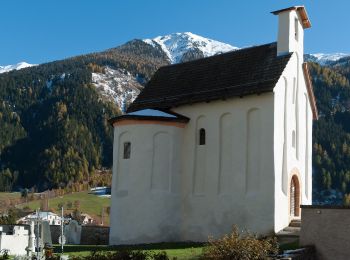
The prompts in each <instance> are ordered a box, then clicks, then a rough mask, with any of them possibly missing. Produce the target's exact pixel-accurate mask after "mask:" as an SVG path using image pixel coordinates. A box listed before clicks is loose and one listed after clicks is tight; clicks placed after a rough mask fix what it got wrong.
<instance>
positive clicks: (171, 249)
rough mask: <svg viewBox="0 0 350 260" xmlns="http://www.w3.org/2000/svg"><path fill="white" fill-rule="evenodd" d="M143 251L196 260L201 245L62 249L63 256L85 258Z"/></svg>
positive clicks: (183, 259)
mask: <svg viewBox="0 0 350 260" xmlns="http://www.w3.org/2000/svg"><path fill="white" fill-rule="evenodd" d="M122 249H128V250H143V251H147V252H150V253H159V252H162V251H165V252H166V253H167V254H168V256H169V258H170V259H172V258H176V259H178V260H189V259H197V258H198V257H199V256H200V255H201V253H202V249H203V244H202V243H159V244H149V245H137V246H93V245H67V246H65V247H64V254H67V255H71V256H73V255H74V256H87V255H89V254H90V253H91V252H93V251H97V252H115V251H117V250H122ZM54 252H55V253H60V252H61V246H60V245H54Z"/></svg>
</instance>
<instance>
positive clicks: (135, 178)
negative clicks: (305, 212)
mask: <svg viewBox="0 0 350 260" xmlns="http://www.w3.org/2000/svg"><path fill="white" fill-rule="evenodd" d="M272 13H273V14H274V15H277V16H278V38H277V42H274V43H269V44H264V45H260V46H254V47H249V48H245V49H240V50H237V51H231V52H227V53H224V54H219V55H216V56H212V57H208V58H203V59H198V60H195V61H190V62H185V63H181V64H175V65H170V66H166V67H162V68H160V69H159V70H158V71H157V72H156V73H155V74H154V76H153V77H152V79H151V80H150V81H149V82H148V84H147V85H146V87H145V88H144V90H143V91H142V92H141V93H140V95H139V96H138V97H137V98H136V100H135V101H134V102H133V103H132V104H131V105H130V107H129V109H128V111H127V113H126V114H125V115H122V116H118V117H115V118H112V119H110V123H111V124H112V125H113V127H114V150H113V180H112V182H113V183H112V194H111V215H110V225H111V228H110V244H111V245H115V244H136V243H151V242H167V241H207V239H208V236H209V235H212V236H214V237H216V236H220V235H223V234H227V233H229V232H230V231H231V228H232V226H233V225H236V226H238V227H239V228H241V229H248V230H250V231H252V232H256V233H258V234H271V232H278V231H280V230H282V229H283V228H285V227H286V226H288V225H289V223H290V221H291V220H293V219H295V218H300V204H304V205H308V204H311V203H312V167H311V165H312V163H311V160H312V121H313V120H315V119H317V117H318V114H317V107H316V103H315V97H314V94H313V88H312V84H311V79H310V75H309V71H308V66H307V64H306V63H304V61H303V54H304V47H303V41H304V29H307V28H310V27H311V24H310V21H309V18H308V16H307V13H306V10H305V8H304V7H303V6H294V7H290V8H287V9H283V10H278V11H275V12H272Z"/></svg>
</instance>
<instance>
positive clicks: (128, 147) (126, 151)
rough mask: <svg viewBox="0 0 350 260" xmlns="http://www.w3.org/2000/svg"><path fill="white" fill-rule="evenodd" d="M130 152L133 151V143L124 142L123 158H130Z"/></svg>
mask: <svg viewBox="0 0 350 260" xmlns="http://www.w3.org/2000/svg"><path fill="white" fill-rule="evenodd" d="M130 153H131V143H130V142H125V143H124V151H123V159H130Z"/></svg>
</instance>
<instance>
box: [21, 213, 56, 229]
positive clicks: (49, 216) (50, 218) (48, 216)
mask: <svg viewBox="0 0 350 260" xmlns="http://www.w3.org/2000/svg"><path fill="white" fill-rule="evenodd" d="M37 219H40V220H42V221H47V222H48V223H49V225H55V226H58V225H61V216H59V215H57V214H55V213H53V212H50V211H40V212H39V213H36V212H33V213H30V214H29V215H27V216H25V217H23V218H20V219H19V220H17V224H27V225H29V224H30V223H31V222H32V221H35V220H37Z"/></svg>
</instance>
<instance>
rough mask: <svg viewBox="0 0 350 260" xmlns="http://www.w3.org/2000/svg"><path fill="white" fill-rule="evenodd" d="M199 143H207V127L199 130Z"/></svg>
mask: <svg viewBox="0 0 350 260" xmlns="http://www.w3.org/2000/svg"><path fill="white" fill-rule="evenodd" d="M199 145H205V129H203V128H201V129H200V130H199Z"/></svg>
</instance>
